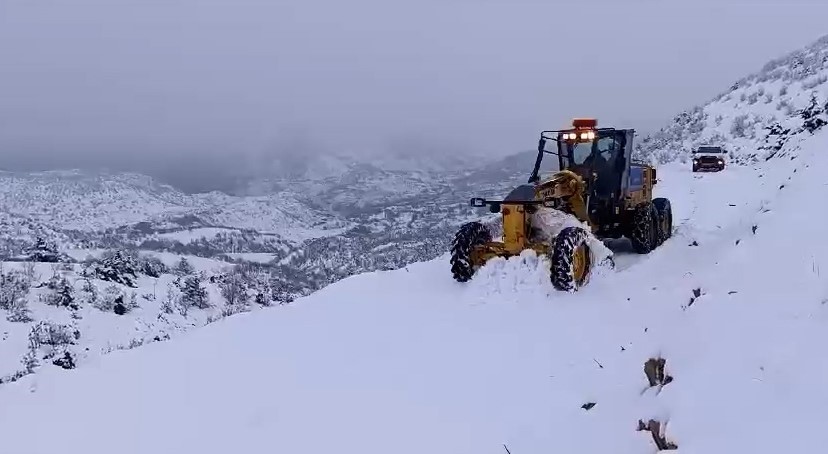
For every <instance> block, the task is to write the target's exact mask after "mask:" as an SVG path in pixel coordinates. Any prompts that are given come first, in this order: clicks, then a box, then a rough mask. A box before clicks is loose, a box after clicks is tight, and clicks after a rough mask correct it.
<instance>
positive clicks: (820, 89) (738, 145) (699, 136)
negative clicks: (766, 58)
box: [638, 35, 828, 163]
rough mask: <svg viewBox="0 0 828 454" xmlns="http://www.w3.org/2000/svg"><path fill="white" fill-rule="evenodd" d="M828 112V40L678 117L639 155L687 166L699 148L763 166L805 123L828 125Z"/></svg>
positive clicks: (648, 139)
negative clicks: (722, 150)
mask: <svg viewBox="0 0 828 454" xmlns="http://www.w3.org/2000/svg"><path fill="white" fill-rule="evenodd" d="M826 110H828V35H826V36H825V37H823V38H821V39H819V40H817V41H816V42H814V43H813V44H811V45H809V46H807V47H805V48H803V49H799V50H796V51H794V52H791V53H790V54H788V55H785V56H783V57H780V58H778V59H775V60H772V61H770V62H768V63H767V64H766V65H765V66H764V67H763V68H762V69H761V70H760V71H758V72H756V73H754V74H751V75H749V76H747V77H744V78H742V79H740V80H738V81H737V82H736V83H734V84H733V85H732V86H731V87H730V89H729V90H727V91H725V92H723V93H721V94H719V95H718V96H716V97H715V98H714V99H713V100H711V101H710V102H708V103H707V104H704V105H701V106H696V107H694V108H692V109H689V110H687V111H684V112H682V113H681V114H679V115H677V116H676V117H675V118H674V119H673V121H672V122H671V123H670V124H669V125H668V126H666V127H664V128H663V129H661V130H660V131H658V132H656V133H655V134H652V135H650V136H649V137H645V138H644V139H643V140H642V141H641V142H640V143H639V145H638V152H639V154H640V155H641V156H643V157H645V158H649V159H650V160H652V161H654V162H660V163H665V162H670V161H672V160H675V159H680V160H682V161H686V160H687V159H688V157H689V154H690V152H691V151H692V150H693V149H695V148H696V147H698V146H699V145H723V146H724V147H725V148H727V149H728V150H730V151H731V152H732V154H733V157H734V158H735V159H736V160H737V161H740V162H747V161H755V160H761V159H764V158H766V157H767V156H769V155H772V154H774V153H775V152H776V151H777V150H778V149H779V146H780V145H782V144H784V143H785V141H786V140H787V139H786V138H787V137H788V135H790V134H791V133H794V132H795V131H796V129H797V128H800V127H801V126H802V121H803V117H807V118H808V119H810V120H811V122H812V124H813V123H814V122H816V123H819V122H820V120H821V121H823V122H824V121H828V113H826ZM806 126H807V125H806ZM786 130H789V131H787V132H786Z"/></svg>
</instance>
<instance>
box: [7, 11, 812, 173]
mask: <svg viewBox="0 0 828 454" xmlns="http://www.w3.org/2000/svg"><path fill="white" fill-rule="evenodd" d="M824 17H828V4H825V2H817V1H811V2H807V1H790V0H779V1H761V0H760V1H751V2H747V1H743V2H736V1H730V0H703V1H692V2H690V1H635V0H628V1H621V0H618V1H596V0H592V1H574V0H573V1H569V2H557V1H543V2H542V1H526V0H517V1H515V0H512V1H507V0H502V1H496V0H484V1H472V0H417V1H407V2H401V1H391V0H385V1H380V0H352V1H349V2H342V1H336V0H273V1H265V0H260V1H256V0H221V1H220V0H163V1H161V0H156V1H147V0H76V1H73V2H66V1H63V0H40V1H38V2H31V1H24V0H4V1H3V2H0V62H2V64H0V155H2V156H4V157H5V161H6V162H4V163H0V166H2V167H21V166H29V167H31V166H34V167H38V166H39V167H49V166H62V167H64V166H67V165H69V166H71V163H79V164H77V165H76V166H82V165H86V164H85V163H86V162H97V163H102V164H104V165H107V166H115V167H124V166H127V167H132V168H135V169H138V170H143V169H149V168H153V169H156V171H159V170H158V169H162V170H164V169H165V170H164V171H166V172H167V173H173V174H174V173H180V171H179V172H174V171H173V169H171V168H169V167H170V166H171V165H172V164H170V163H172V162H178V161H180V162H187V160H190V161H192V160H193V159H195V157H196V156H198V157H199V158H198V163H199V165H201V166H202V167H205V168H210V167H211V166H212V167H215V168H216V171H219V170H222V165H221V164H219V163H220V162H224V163H225V165H224V166H223V167H224V170H226V168H227V165H226V163H228V162H231V163H232V164H233V165H235V166H237V167H240V168H251V169H256V168H259V170H261V168H260V167H259V166H258V165H257V162H258V161H257V158H260V157H263V156H270V157H271V160H273V157H276V158H278V157H280V156H281V157H284V156H285V154H297V153H299V152H301V153H302V154H304V155H307V154H310V153H317V152H326V151H331V152H337V153H352V154H367V153H381V152H384V151H387V150H389V149H392V150H401V149H405V150H409V149H412V148H414V150H410V152H411V153H416V152H417V150H425V151H427V150H432V151H434V150H436V152H437V153H439V152H440V149H441V146H440V144H446V148H448V149H451V150H452V152H461V151H462V152H465V151H468V152H476V153H481V154H489V155H502V154H505V153H510V152H514V151H516V150H520V149H526V148H531V147H532V146H533V143H534V142H535V139H536V133H537V131H538V130H540V129H543V128H550V127H561V126H565V125H566V124H567V123H568V121H569V119H570V118H571V117H574V116H596V117H598V118H599V119H600V122H601V123H602V124H617V125H620V126H631V127H636V128H637V129H639V130H641V131H642V132H646V131H648V130H651V129H653V128H657V127H660V126H661V125H662V123H663V122H664V121H665V120H666V119H668V118H670V117H671V116H672V115H673V114H675V113H677V112H678V111H679V110H682V109H684V108H686V107H688V106H690V105H693V104H696V103H699V102H702V101H704V100H705V99H707V98H708V97H711V96H713V95H715V94H716V93H717V92H719V91H721V90H723V89H725V88H726V87H727V85H728V84H729V83H731V82H733V81H734V80H735V79H738V78H739V77H741V76H742V75H744V74H745V73H747V72H750V71H754V70H756V69H758V68H759V67H761V65H762V64H764V63H765V62H766V61H767V60H768V59H770V58H774V57H777V56H779V55H780V54H783V53H786V52H788V51H791V50H793V49H795V48H797V47H800V46H802V45H805V44H807V43H809V42H810V41H812V40H814V39H816V38H817V37H819V36H820V35H822V34H823V33H826V32H828V31H826V30H825V29H824V21H823V19H822V18H824ZM407 138H413V139H414V140H407ZM401 143H404V144H407V143H411V144H423V145H422V146H421V147H417V146H407V147H406V146H404V145H400V144H401ZM172 156H175V157H178V158H177V159H175V160H171V157H172ZM222 159H224V161H222ZM210 162H214V163H215V164H209V165H208V163H210ZM277 162H278V159H277ZM205 172H206V171H205ZM198 178H201V176H199V177H198Z"/></svg>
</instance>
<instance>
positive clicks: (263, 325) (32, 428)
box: [0, 130, 828, 454]
mask: <svg viewBox="0 0 828 454" xmlns="http://www.w3.org/2000/svg"><path fill="white" fill-rule="evenodd" d="M795 140H798V141H801V142H800V143H799V144H793V143H789V144H787V145H786V147H792V148H791V149H790V150H787V149H786V151H788V153H789V156H790V158H786V159H771V160H770V161H767V162H762V163H759V164H757V165H755V166H751V167H747V166H745V167H739V166H734V167H730V168H728V169H727V170H726V171H724V172H723V173H719V174H705V175H694V174H692V173H691V172H690V170H689V169H688V168H687V166H686V165H682V164H680V163H673V164H669V165H666V166H663V167H662V168H661V169H660V175H661V176H660V183H659V186H658V187H657V189H658V194H657V195H665V196H667V197H669V198H671V199H672V201H673V208H674V211H675V213H674V218H675V221H674V222H675V224H676V230H675V234H674V236H673V238H671V239H670V240H668V241H667V242H666V243H665V244H664V245H663V246H662V247H661V248H659V249H658V250H656V251H654V252H653V253H651V254H650V255H648V256H643V257H642V256H634V255H627V256H624V257H623V260H622V262H623V266H619V268H620V269H619V270H617V271H615V272H610V273H606V274H602V275H597V276H594V277H593V280H592V282H591V283H590V285H589V286H588V287H586V288H584V289H582V291H581V292H578V293H575V294H564V293H559V292H555V291H554V290H553V289H552V287H551V284H550V283H549V281H548V279H547V275H546V272H545V266H546V264H545V263H544V259H538V258H537V257H535V256H533V255H532V254H526V255H524V256H523V257H518V258H514V259H511V260H497V261H494V262H492V263H490V264H489V265H487V266H486V267H485V268H484V269H483V270H482V271H481V272H480V274H479V275H477V276H476V277H475V279H474V280H472V281H471V282H470V283H467V284H465V285H463V284H458V283H456V282H454V281H453V280H452V279H451V277H450V273H449V271H448V268H447V260H446V257H442V258H440V259H438V260H434V261H429V262H423V263H417V264H412V265H410V266H408V267H406V268H404V269H400V270H396V271H389V272H375V273H368V274H364V275H360V276H355V277H351V278H348V279H345V280H342V281H340V282H338V283H336V284H333V285H331V286H328V287H326V288H324V289H322V290H321V291H319V292H316V293H315V294H313V295H311V296H309V297H306V298H303V299H300V300H297V301H295V302H294V303H293V304H291V305H288V306H282V307H278V308H274V309H271V310H268V311H261V312H260V313H259V314H257V315H256V316H255V317H253V316H244V315H240V316H234V317H231V318H228V319H223V320H221V321H219V322H217V323H214V324H211V325H210V326H208V327H206V328H203V329H201V330H198V331H195V332H193V333H191V334H190V335H188V336H186V337H183V338H179V339H175V340H172V341H170V342H166V343H156V344H152V345H148V346H145V347H142V348H141V349H137V350H131V351H125V352H116V353H113V354H110V355H107V356H106V357H104V358H102V359H101V360H100V361H96V362H94V363H92V364H87V365H85V366H84V367H79V368H78V369H77V370H74V371H63V370H61V369H59V368H57V367H51V366H46V367H44V369H43V370H41V371H39V373H37V374H34V375H32V376H28V377H24V378H23V379H21V380H19V381H17V382H15V383H11V384H8V385H6V386H3V387H1V388H0V439H1V440H3V445H4V448H6V450H8V451H9V452H14V453H16V454H29V453H32V454H33V453H45V452H54V451H57V450H64V449H66V447H71V450H72V451H73V452H74V451H77V452H84V453H87V454H98V453H101V454H103V453H109V452H113V451H116V450H117V451H118V452H120V453H124V454H129V453H146V452H199V453H203V454H209V453H224V452H230V451H232V452H237V451H238V452H260V451H263V450H265V451H268V452H291V453H321V452H362V453H388V452H394V453H400V454H402V453H418V454H419V453H423V452H430V453H452V454H457V453H470V454H471V453H475V454H479V453H503V452H505V450H504V447H503V446H504V445H506V446H507V447H508V449H509V450H510V452H512V453H531V452H582V453H596V454H597V453H651V452H654V450H655V445H654V441H653V438H652V437H651V435H650V433H648V432H646V431H640V430H637V429H638V428H639V421H641V422H642V423H643V424H644V425H645V426H646V425H647V424H648V423H649V421H650V420H653V421H656V422H659V423H661V424H662V425H666V432H665V438H666V441H667V442H669V443H672V444H675V445H677V446H678V451H677V452H699V453H701V452H703V453H706V454H715V453H723V454H724V453H728V454H730V453H733V452H751V453H755V454H757V453H779V452H816V450H818V449H820V448H821V447H822V446H825V444H826V443H828V434H826V432H825V431H824V430H821V421H823V420H825V418H828V414H827V413H826V408H828V407H826V405H824V404H825V403H826V402H828V389H826V388H825V387H824V386H823V383H824V381H825V380H826V378H828V360H826V358H825V356H824V355H823V354H822V347H821V346H822V345H823V344H825V343H826V342H827V341H828V334H826V333H828V330H826V325H828V313H826V312H825V311H826V309H828V305H826V304H825V303H826V301H828V286H827V285H826V280H825V277H824V276H821V268H822V266H823V264H824V263H823V262H825V261H826V260H828V246H825V245H824V244H823V243H822V242H820V241H818V240H817V239H818V238H819V236H820V235H821V233H822V225H823V223H824V219H822V217H824V216H823V215H822V214H821V212H819V211H818V210H817V211H814V210H813V207H814V206H821V204H822V201H823V200H825V198H826V197H828V186H826V185H825V178H824V175H826V173H828V155H825V154H824V153H823V150H824V149H825V148H826V147H828V132H825V130H823V131H819V132H817V133H816V134H815V135H814V136H813V137H811V136H808V135H798V136H797V137H796V138H795ZM659 358H661V359H664V360H666V368H665V371H666V374H667V375H669V377H670V379H668V380H662V382H663V383H664V384H663V386H661V385H658V386H649V384H648V380H647V377H646V376H645V373H644V369H645V367H644V366H645V362H647V361H648V360H650V359H659ZM56 409H59V411H56ZM43 433H48V436H43V435H42V434H43Z"/></svg>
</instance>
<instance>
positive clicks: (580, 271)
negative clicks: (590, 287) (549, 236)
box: [550, 227, 592, 292]
mask: <svg viewBox="0 0 828 454" xmlns="http://www.w3.org/2000/svg"><path fill="white" fill-rule="evenodd" d="M588 235H589V234H588V233H587V231H586V230H584V229H582V228H579V227H567V228H565V229H563V230H561V233H559V234H558V236H557V237H556V238H555V244H554V245H553V247H552V254H551V257H550V260H551V261H552V269H551V278H552V286H553V287H555V289H557V290H562V291H566V292H572V291H575V290H578V289H579V288H580V287H582V286H584V285H586V283H587V282H588V280H589V275H590V272H591V271H592V252H591V251H590V249H589V246H588V245H587V238H588Z"/></svg>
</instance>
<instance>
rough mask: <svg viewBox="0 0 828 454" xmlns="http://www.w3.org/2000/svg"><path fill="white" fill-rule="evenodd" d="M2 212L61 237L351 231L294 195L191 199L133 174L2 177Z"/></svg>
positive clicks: (218, 195)
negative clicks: (212, 230) (137, 227)
mask: <svg viewBox="0 0 828 454" xmlns="http://www.w3.org/2000/svg"><path fill="white" fill-rule="evenodd" d="M0 209H1V210H2V211H4V212H7V213H11V214H16V215H19V216H26V217H28V218H30V219H33V220H35V221H38V222H41V223H44V224H48V225H52V226H54V227H55V228H60V229H64V230H78V231H83V232H94V231H105V230H107V229H115V228H118V227H123V226H127V225H131V224H136V223H139V222H143V223H149V224H151V225H153V226H155V227H157V228H164V227H167V228H170V227H173V228H174V227H181V226H182V225H184V226H192V225H193V224H194V225H197V226H222V227H229V228H236V229H251V230H257V231H270V232H274V231H278V232H279V234H280V235H281V236H283V237H285V238H287V239H291V240H296V239H298V240H302V239H305V238H307V237H313V236H315V235H319V236H322V235H325V234H329V232H328V231H329V230H333V231H337V229H341V228H343V227H347V224H346V223H341V222H338V220H337V219H335V217H334V216H333V215H331V214H329V213H325V212H320V211H317V210H313V209H312V208H311V207H309V206H307V205H306V204H304V203H301V202H299V201H298V200H296V198H295V195H294V194H291V193H274V194H270V195H267V196H259V197H244V198H240V197H233V196H229V195H227V194H223V193H220V192H211V193H206V194H195V195H187V194H184V193H182V192H181V191H178V190H176V189H175V188H173V187H171V186H169V185H164V184H160V183H158V182H156V181H154V180H153V179H151V178H149V177H147V176H143V175H137V174H129V173H114V174H107V173H88V172H81V171H48V172H35V173H10V172H3V173H0Z"/></svg>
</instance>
